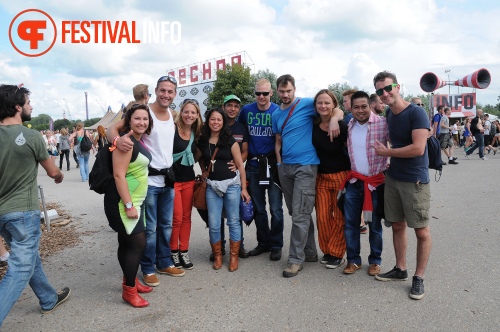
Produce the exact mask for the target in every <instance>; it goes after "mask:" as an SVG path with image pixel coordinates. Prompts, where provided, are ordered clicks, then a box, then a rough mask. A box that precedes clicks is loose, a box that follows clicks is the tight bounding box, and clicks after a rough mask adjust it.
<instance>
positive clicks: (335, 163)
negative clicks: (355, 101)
mask: <svg viewBox="0 0 500 332" xmlns="http://www.w3.org/2000/svg"><path fill="white" fill-rule="evenodd" d="M314 105H315V108H316V112H318V114H319V117H318V118H317V119H316V121H315V123H314V127H313V135H312V141H313V145H314V147H315V148H316V152H317V154H318V157H319V160H320V164H319V166H318V175H317V177H316V222H317V224H318V240H319V247H320V249H321V251H322V252H323V254H324V256H323V258H322V259H321V263H322V264H325V266H326V267H327V268H329V269H335V268H336V267H338V266H339V265H341V264H342V262H343V257H344V254H345V250H346V244H345V237H344V223H345V221H344V216H343V214H342V212H341V211H340V209H339V208H338V207H337V194H338V192H339V188H340V185H341V184H342V182H343V181H344V178H345V176H346V175H347V173H348V171H349V170H350V169H351V163H350V161H349V156H348V155H347V149H346V148H345V143H346V141H347V125H346V124H345V123H344V122H343V121H339V127H340V135H339V136H337V137H336V138H334V139H333V141H332V142H330V138H329V137H328V134H327V133H328V125H329V123H330V119H331V117H332V115H333V110H334V109H335V108H336V107H337V106H338V101H337V98H336V97H335V95H334V94H333V93H332V92H331V91H329V90H326V89H324V90H321V91H319V92H318V93H317V94H316V97H315V98H314Z"/></svg>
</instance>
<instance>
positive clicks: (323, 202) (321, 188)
mask: <svg viewBox="0 0 500 332" xmlns="http://www.w3.org/2000/svg"><path fill="white" fill-rule="evenodd" d="M348 172H349V171H344V172H338V173H332V174H321V173H318V175H317V176H316V223H317V224H318V242H319V248H320V249H321V251H322V252H323V253H324V254H329V255H332V256H335V257H337V258H343V257H344V254H345V250H346V245H345V236H344V224H345V220H344V215H343V214H342V212H341V211H340V209H339V208H338V207H337V194H338V192H339V188H340V185H341V184H342V182H343V181H344V179H345V177H346V175H347V173H348Z"/></svg>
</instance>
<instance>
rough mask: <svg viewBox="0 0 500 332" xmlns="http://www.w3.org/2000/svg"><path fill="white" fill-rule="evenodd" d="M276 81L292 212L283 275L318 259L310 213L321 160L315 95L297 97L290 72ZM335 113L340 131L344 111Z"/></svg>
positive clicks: (276, 124) (279, 139)
mask: <svg viewBox="0 0 500 332" xmlns="http://www.w3.org/2000/svg"><path fill="white" fill-rule="evenodd" d="M276 85H277V87H278V94H279V96H280V99H281V102H282V103H281V106H280V108H278V109H277V110H276V111H275V112H274V113H273V115H272V122H273V133H274V134H276V148H275V151H276V159H277V160H278V163H277V165H278V174H279V179H280V182H281V189H282V190H283V195H284V196H285V203H286V206H287V208H288V211H289V214H290V215H291V216H292V232H291V235H290V250H289V253H288V265H287V267H286V268H285V270H284V271H283V277H285V278H290V277H294V276H296V275H297V274H298V273H299V271H300V270H302V264H303V263H304V261H306V262H317V261H318V253H317V249H316V242H315V239H314V223H313V221H312V216H311V213H312V211H313V208H314V203H315V199H316V173H317V169H318V164H319V158H318V156H317V154H316V150H315V148H314V146H313V144H312V129H313V120H314V118H315V117H316V116H317V113H316V111H315V109H314V101H313V99H312V98H296V97H295V79H294V78H293V77H292V76H291V75H283V76H280V77H279V78H278V80H277V84H276ZM334 113H335V114H334V116H333V117H332V119H331V120H330V128H332V129H334V130H333V132H334V134H336V135H338V134H339V133H340V130H339V127H338V121H339V120H342V117H343V113H342V111H341V110H340V109H338V108H337V109H335V112H334ZM330 131H332V130H330Z"/></svg>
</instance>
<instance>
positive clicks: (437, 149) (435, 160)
mask: <svg viewBox="0 0 500 332" xmlns="http://www.w3.org/2000/svg"><path fill="white" fill-rule="evenodd" d="M427 156H428V157H429V168H432V169H435V170H436V175H435V180H436V182H437V181H439V180H440V179H441V173H442V172H443V161H442V159H441V145H440V144H439V140H438V139H437V138H436V137H434V136H431V137H429V138H427ZM438 173H439V177H437V174H438Z"/></svg>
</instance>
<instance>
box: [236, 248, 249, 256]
mask: <svg viewBox="0 0 500 332" xmlns="http://www.w3.org/2000/svg"><path fill="white" fill-rule="evenodd" d="M238 257H239V258H248V257H250V255H249V254H248V251H246V250H245V248H243V247H241V246H240V249H239V250H238Z"/></svg>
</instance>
